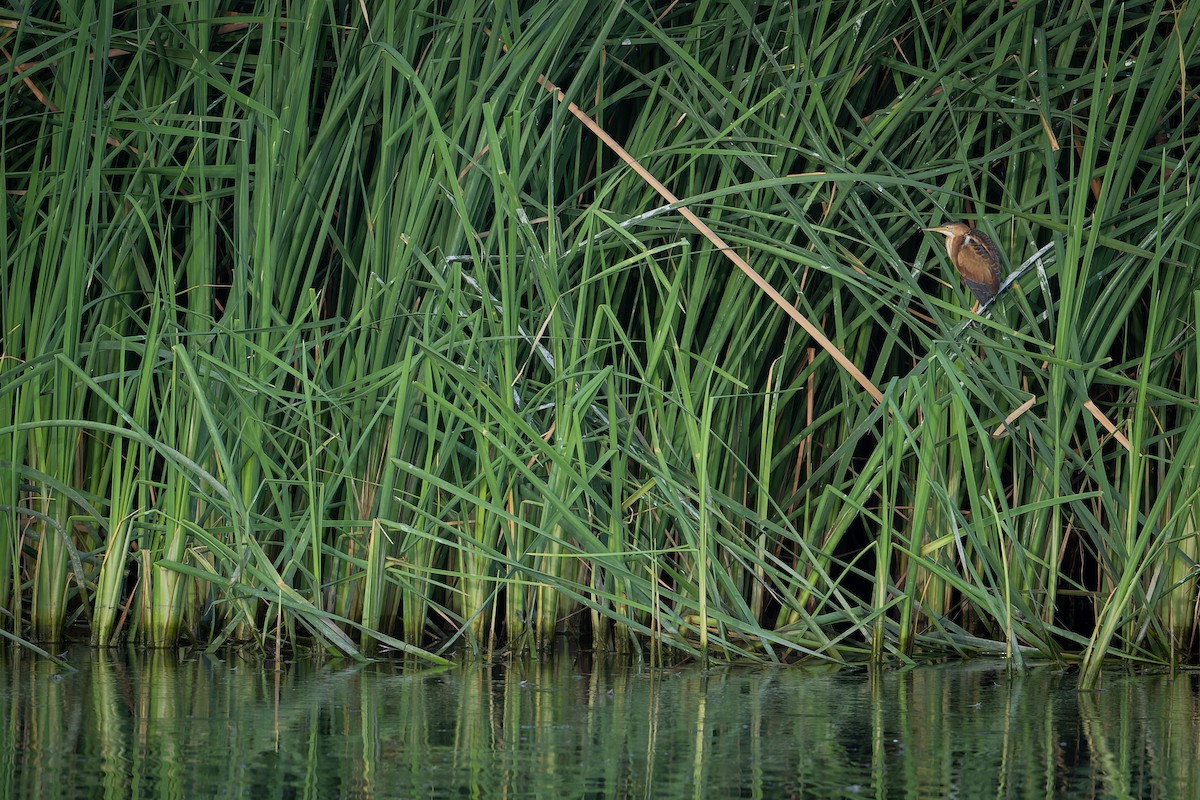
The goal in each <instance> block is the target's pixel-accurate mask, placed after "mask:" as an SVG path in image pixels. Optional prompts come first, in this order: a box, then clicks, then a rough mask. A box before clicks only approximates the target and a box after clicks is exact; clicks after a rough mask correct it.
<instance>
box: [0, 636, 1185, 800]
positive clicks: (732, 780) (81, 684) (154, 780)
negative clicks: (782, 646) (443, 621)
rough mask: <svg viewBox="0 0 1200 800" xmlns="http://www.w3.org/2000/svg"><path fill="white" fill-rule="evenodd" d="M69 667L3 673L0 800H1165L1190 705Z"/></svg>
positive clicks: (489, 677) (90, 658)
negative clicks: (302, 799)
mask: <svg viewBox="0 0 1200 800" xmlns="http://www.w3.org/2000/svg"><path fill="white" fill-rule="evenodd" d="M70 660H71V661H72V663H74V664H75V665H76V666H77V667H79V671H78V672H77V673H74V674H71V675H69V676H66V677H62V676H61V675H55V673H57V672H58V670H57V668H56V667H54V666H53V665H51V664H50V663H49V662H47V661H45V660H42V659H37V660H33V659H30V658H22V657H20V656H18V657H14V658H12V659H9V660H8V662H7V663H6V665H5V669H4V670H0V694H2V695H3V696H4V697H5V698H6V704H7V705H6V717H5V720H6V724H5V726H3V728H2V729H0V747H2V748H3V752H5V753H7V754H8V756H7V759H8V760H7V766H8V768H7V769H5V770H3V771H0V795H3V796H4V797H24V796H39V795H40V794H43V793H44V791H45V787H46V786H47V785H53V786H55V787H56V790H57V791H58V792H59V793H60V794H64V795H67V796H74V794H80V795H83V794H90V793H94V792H86V791H83V790H82V789H81V788H80V787H91V786H92V785H93V784H94V783H95V782H97V781H100V782H103V785H104V786H105V790H106V791H105V793H106V794H107V795H110V796H115V797H126V796H133V795H136V794H142V793H146V792H152V793H153V794H155V795H161V794H165V795H169V796H193V795H196V796H227V795H236V796H242V795H247V794H253V795H255V796H258V795H257V794H256V793H255V791H254V790H255V789H259V790H260V791H262V790H265V789H266V787H272V788H273V790H274V792H275V793H276V794H303V793H304V792H303V791H300V789H301V787H307V789H308V790H310V792H312V793H315V794H319V795H320V796H322V797H323V796H327V795H330V794H332V795H335V796H350V797H394V796H402V797H426V796H436V797H443V796H446V797H451V796H453V797H457V796H472V797H476V796H477V797H501V796H504V797H509V796H512V797H519V796H568V797H584V796H591V795H594V794H603V795H606V796H614V797H650V796H653V797H664V796H689V795H691V796H705V797H708V796H719V797H730V796H733V797H738V796H755V797H789V796H797V797H861V796H869V797H895V796H901V797H943V796H954V797H963V798H993V797H997V796H1001V797H1004V796H1007V797H1086V796H1097V795H1099V796H1105V797H1110V796H1111V797H1143V796H1145V797H1180V796H1188V791H1189V790H1190V788H1191V787H1192V786H1194V785H1195V783H1196V781H1197V779H1198V778H1200V775H1198V774H1197V773H1198V771H1200V761H1197V759H1196V758H1195V757H1194V755H1195V753H1196V752H1197V748H1200V727H1198V726H1197V724H1196V714H1195V711H1196V693H1195V686H1194V682H1193V681H1189V680H1186V679H1175V680H1171V679H1170V678H1169V677H1168V676H1166V675H1152V676H1146V675H1142V676H1129V675H1111V676H1106V685H1105V691H1103V692H1096V693H1092V692H1080V691H1078V686H1077V684H1076V682H1075V676H1064V675H1063V674H1062V673H1061V671H1060V670H1057V669H1044V668H1043V669H1032V670H1029V671H1027V672H1026V673H1024V674H1016V673H1014V672H1012V671H1011V670H1009V669H1008V667H1007V664H1005V663H1003V662H998V661H991V662H979V661H977V662H975V663H973V664H971V665H967V666H962V665H955V666H950V667H922V668H917V669H911V670H894V669H876V670H872V671H871V672H870V673H869V674H861V673H857V674H856V673H847V672H846V671H834V670H830V669H827V668H824V667H819V666H818V667H813V668H806V669H785V670H779V669H766V670H764V669H729V668H725V669H720V668H712V667H710V668H707V669H704V668H700V667H699V666H691V667H684V668H679V669H670V670H653V669H640V670H632V669H629V668H628V667H627V664H626V662H625V661H624V660H620V661H619V663H617V660H606V659H603V658H597V659H595V660H594V661H593V660H591V659H589V658H584V659H582V660H576V659H567V658H558V659H545V660H541V661H533V660H525V661H521V660H517V661H514V662H510V665H509V666H499V665H497V666H495V667H489V668H486V669H480V668H478V667H477V666H475V665H466V666H465V667H463V668H456V667H430V668H422V667H421V666H420V665H418V664H416V663H413V662H410V663H408V664H406V665H401V664H395V663H383V664H379V665H370V666H366V667H357V666H352V667H349V668H347V667H332V666H330V665H328V664H326V665H324V666H321V665H319V664H316V663H315V662H304V661H302V662H300V663H298V664H284V665H281V668H280V669H277V670H267V671H263V670H261V669H259V668H257V666H258V665H256V664H254V663H251V662H245V661H238V660H236V659H235V660H234V661H232V662H222V661H219V660H217V659H213V658H208V657H201V658H194V657H188V658H179V657H178V654H177V653H175V652H174V651H163V650H159V651H155V652H151V653H145V652H142V651H140V650H132V651H131V650H126V651H121V652H117V651H109V652H98V651H93V652H89V653H84V652H80V651H75V652H72V653H70ZM48 782H49V783H48ZM1098 787H1103V788H1102V790H1101V791H1097V788H1098ZM72 788H75V789H77V791H76V792H75V793H74V794H72V791H71V790H72ZM39 790H40V791H39Z"/></svg>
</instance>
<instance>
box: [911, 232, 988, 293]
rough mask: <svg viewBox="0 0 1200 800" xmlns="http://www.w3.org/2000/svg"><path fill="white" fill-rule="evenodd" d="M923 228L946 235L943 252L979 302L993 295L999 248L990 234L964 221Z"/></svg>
mask: <svg viewBox="0 0 1200 800" xmlns="http://www.w3.org/2000/svg"><path fill="white" fill-rule="evenodd" d="M925 230H927V231H936V232H937V233H940V234H942V235H943V236H945V237H946V252H947V253H948V254H949V255H950V260H951V261H952V262H954V268H955V269H957V270H958V274H959V275H962V278H963V281H964V282H965V283H966V284H967V288H968V289H970V290H971V293H972V294H973V295H975V298H976V299H977V300H979V304H980V305H983V304H985V303H987V302H988V301H989V300H991V299H992V298H993V297H995V296H996V292H998V291H1000V251H999V250H997V249H996V243H995V242H993V241H992V238H991V237H990V236H988V235H987V234H986V233H984V232H983V231H981V230H979V229H978V228H972V227H971V226H970V225H968V224H966V223H965V222H952V223H950V224H949V225H940V226H938V227H936V228H925Z"/></svg>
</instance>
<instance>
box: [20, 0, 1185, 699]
mask: <svg viewBox="0 0 1200 800" xmlns="http://www.w3.org/2000/svg"><path fill="white" fill-rule="evenodd" d="M968 5H969V6H970V7H969V8H964V9H963V13H961V14H960V15H958V16H957V17H956V18H951V17H950V16H949V15H946V14H944V13H942V12H941V11H940V10H938V9H933V8H931V9H929V10H927V11H921V12H914V11H913V10H912V8H909V7H901V6H891V5H887V6H883V7H881V8H879V9H876V10H875V11H873V13H871V14H870V15H867V16H865V17H862V18H861V19H860V20H859V22H858V23H856V24H853V25H851V24H846V25H842V24H841V23H840V22H838V20H840V19H842V16H841V15H840V14H838V13H833V12H829V13H828V14H827V11H826V10H824V9H826V7H827V6H828V4H826V5H825V6H822V5H821V4H810V5H809V6H804V7H803V8H797V9H793V10H792V11H790V12H788V14H790V16H789V15H788V14H785V13H784V12H783V11H782V10H779V11H765V12H764V14H767V17H764V18H763V19H761V20H754V21H753V24H749V23H748V22H747V21H746V20H743V19H742V18H741V17H739V16H738V9H739V8H740V6H738V7H735V6H724V5H721V4H717V5H715V6H714V5H711V4H710V5H708V6H705V7H704V8H705V9H706V11H705V13H706V14H707V15H708V16H706V17H705V18H704V19H696V18H693V17H692V16H691V15H692V14H693V13H694V10H693V9H691V7H686V8H685V7H683V6H671V7H670V10H669V11H668V12H667V16H665V17H664V18H663V19H658V20H648V19H643V18H642V17H640V16H639V15H638V12H637V11H636V10H634V9H632V8H630V7H627V6H612V7H611V8H610V9H608V11H606V13H605V14H603V15H597V14H595V13H592V10H594V9H591V6H588V7H587V8H588V9H590V10H589V11H588V13H582V10H583V9H584V8H585V7H584V5H583V4H582V3H581V4H580V8H579V9H576V10H578V11H581V13H578V14H572V13H570V9H569V8H567V7H564V6H562V4H556V5H555V7H554V9H553V11H551V10H550V9H549V8H548V7H547V8H542V7H541V6H537V7H534V8H533V9H531V10H530V11H529V12H528V13H529V18H528V19H522V20H519V21H517V20H512V19H508V18H507V17H505V16H504V14H505V13H506V12H505V11H504V10H503V9H496V10H494V12H492V11H489V12H488V13H494V14H495V18H487V19H470V20H459V19H450V18H442V17H441V16H440V14H441V13H442V12H441V10H440V9H441V6H439V5H437V4H429V5H428V6H425V5H421V6H420V7H419V8H414V9H409V10H406V11H401V10H399V9H398V8H397V7H395V5H394V4H379V7H378V8H377V9H374V10H373V11H372V13H371V14H370V22H369V24H368V22H367V20H366V19H365V18H363V17H362V16H361V11H360V7H359V6H357V5H355V4H349V5H347V6H346V8H345V9H344V13H345V14H348V15H349V16H347V17H346V18H339V19H332V18H330V17H328V16H327V14H329V13H332V12H330V8H329V7H328V6H326V5H321V4H316V5H313V6H312V7H311V8H308V7H306V8H305V9H304V13H305V14H308V15H309V16H308V17H307V18H305V19H302V20H299V19H287V20H284V19H282V18H278V17H272V16H270V15H267V16H264V17H255V18H254V22H253V24H245V25H242V24H240V23H239V24H234V25H227V26H214V25H213V24H212V20H213V19H214V18H219V17H221V16H222V15H223V14H224V12H223V7H220V6H218V7H216V8H212V9H206V10H205V11H204V13H202V14H199V16H191V15H193V14H198V13H199V12H195V11H194V9H193V8H192V6H190V5H186V4H184V5H179V6H171V7H169V8H168V9H167V10H166V11H165V12H164V13H165V14H167V17H164V18H163V20H160V22H161V23H162V24H158V23H157V22H153V21H152V20H147V19H143V18H142V17H140V16H138V15H139V14H140V13H142V12H140V11H136V12H135V11H130V12H128V13H127V14H125V13H119V14H117V15H116V16H114V17H113V18H112V20H111V25H109V24H107V22H106V24H104V25H100V26H98V27H97V26H95V25H91V24H90V23H87V24H84V22H81V23H80V24H79V25H72V26H68V27H63V25H64V23H62V22H61V21H60V20H56V19H38V18H35V17H23V18H21V19H20V20H16V19H13V20H11V24H5V25H4V26H3V27H2V28H0V32H2V33H3V34H5V38H4V45H5V46H4V49H3V58H4V59H6V63H7V64H8V65H9V67H10V69H9V72H10V74H11V75H12V76H13V77H14V80H13V81H10V82H9V84H7V85H6V86H5V87H4V88H3V90H2V94H0V96H2V97H3V99H4V102H5V109H6V111H5V115H4V121H3V134H4V142H5V148H6V149H5V159H4V171H5V180H6V191H7V194H6V198H7V199H6V203H7V206H6V209H7V218H6V219H7V223H6V225H7V227H6V229H5V234H6V236H5V239H4V251H3V252H4V256H3V258H4V262H5V267H4V269H3V270H2V271H0V282H2V283H0V304H3V306H4V308H3V315H4V316H3V319H4V329H3V332H2V334H0V335H2V336H3V337H4V338H3V348H2V350H0V453H3V455H0V507H2V508H3V513H2V514H0V545H2V546H0V576H4V578H3V579H0V607H3V608H4V609H5V610H6V612H7V613H8V614H9V616H8V619H9V620H10V621H9V622H7V623H4V624H5V625H6V627H7V628H9V629H10V630H12V631H14V632H16V633H18V634H19V635H20V636H22V637H25V638H29V639H45V640H54V639H58V638H61V637H62V636H63V632H64V630H65V629H66V628H67V627H69V626H80V627H83V628H86V630H87V633H88V634H89V635H90V636H91V638H92V639H93V641H95V642H96V643H98V644H110V643H114V642H117V641H121V640H122V639H124V638H133V639H134V640H136V641H141V642H145V643H149V644H155V645H170V644H174V643H176V642H178V641H180V639H181V638H183V639H187V638H192V639H197V640H200V641H203V642H206V643H210V642H228V641H249V642H253V643H255V644H256V645H257V646H258V647H259V648H260V649H262V650H263V651H265V652H271V653H279V652H281V647H283V646H288V647H294V646H296V645H300V644H309V643H311V644H313V645H315V646H316V647H319V648H321V649H324V650H328V651H332V652H340V653H344V654H348V655H350V656H353V657H360V656H361V655H363V654H364V653H371V652H378V651H380V650H381V649H382V650H388V649H401V650H406V651H409V652H413V653H417V654H421V655H423V656H424V657H426V658H430V659H434V660H437V659H439V658H440V657H441V656H439V655H438V653H445V652H449V651H450V650H454V651H458V650H467V651H471V652H479V653H482V652H488V651H493V652H495V651H500V650H503V649H509V650H523V649H525V648H540V649H546V648H549V647H550V646H551V645H552V643H553V642H554V640H555V637H556V636H557V635H558V634H561V633H567V634H572V635H581V634H588V633H590V635H591V637H592V639H593V641H594V643H595V644H596V645H597V646H600V647H609V648H614V649H623V650H638V649H641V648H643V647H646V645H647V644H648V643H649V642H653V643H654V645H655V647H656V648H662V649H661V650H656V651H655V652H656V657H657V656H659V655H662V654H665V655H662V657H665V658H666V659H674V658H677V657H680V656H700V655H703V654H713V655H716V656H719V657H721V658H753V659H764V660H785V659H795V658H801V657H817V658H829V659H833V660H839V661H840V660H844V659H849V658H858V657H864V656H873V657H875V658H877V659H881V660H882V659H899V660H906V659H909V658H912V657H914V656H919V655H922V654H929V653H934V654H943V653H948V652H961V653H977V652H979V651H981V650H983V651H991V652H997V653H1003V654H1006V655H1009V656H1011V657H1013V658H1014V659H1015V660H1017V661H1018V662H1023V661H1025V660H1027V659H1028V658H1030V657H1031V656H1036V657H1039V658H1056V659H1057V658H1075V657H1082V658H1083V660H1084V682H1085V684H1087V685H1091V684H1093V683H1094V681H1095V680H1096V677H1097V675H1098V670H1099V668H1100V666H1101V665H1102V664H1103V663H1104V662H1105V660H1106V659H1107V658H1109V657H1111V656H1118V657H1122V658H1125V659H1129V660H1134V661H1150V662H1156V663H1179V662H1183V661H1188V660H1191V659H1193V657H1194V655H1195V650H1196V647H1195V637H1196V634H1197V630H1196V624H1195V616H1194V606H1195V600H1196V587H1195V578H1196V562H1197V558H1198V557H1200V545H1197V539H1196V535H1195V530H1194V528H1195V526H1194V522H1193V521H1194V520H1195V518H1196V516H1197V515H1196V512H1195V503H1196V498H1197V496H1198V491H1200V478H1198V477H1197V474H1196V469H1195V467H1194V464H1195V463H1196V461H1197V444H1198V443H1200V423H1197V422H1196V419H1195V417H1196V415H1195V411H1196V404H1195V395H1196V380H1195V373H1196V371H1197V365H1198V363H1200V362H1198V360H1197V356H1196V353H1197V348H1196V341H1195V337H1194V335H1193V330H1194V326H1195V317H1196V311H1197V309H1196V303H1195V298H1194V296H1193V294H1194V289H1195V278H1194V273H1193V270H1192V269H1191V265H1192V264H1193V262H1194V261H1195V253H1194V252H1193V250H1194V248H1193V246H1192V245H1191V244H1190V243H1191V242H1195V241H1197V240H1198V239H1197V233H1198V231H1197V224H1196V218H1195V214H1194V213H1193V211H1192V208H1193V207H1194V204H1191V203H1190V200H1189V198H1190V195H1189V191H1190V186H1191V182H1192V176H1191V174H1190V173H1189V171H1188V169H1187V165H1188V164H1189V163H1191V160H1190V159H1189V158H1188V155H1189V150H1188V147H1189V146H1190V143H1191V142H1192V141H1193V140H1196V136H1195V134H1196V130H1195V127H1196V126H1195V123H1194V120H1193V116H1192V115H1191V114H1187V113H1184V112H1185V110H1186V108H1188V106H1187V105H1186V104H1184V105H1181V103H1183V101H1182V100H1180V94H1179V91H1178V90H1177V87H1178V85H1179V81H1180V80H1181V78H1180V72H1179V70H1180V68H1181V66H1182V67H1183V68H1184V69H1193V70H1194V67H1195V66H1196V65H1195V64H1193V63H1192V61H1193V60H1194V59H1195V58H1196V56H1195V55H1194V53H1195V52H1196V48H1195V47H1193V46H1192V45H1193V42H1192V40H1191V38H1189V37H1194V36H1195V35H1197V34H1196V33H1195V31H1196V30H1197V28H1196V26H1194V25H1192V24H1191V15H1195V14H1196V13H1200V12H1198V11H1197V10H1195V9H1193V8H1192V7H1191V6H1186V5H1185V7H1184V8H1183V9H1182V10H1181V11H1180V12H1179V15H1180V18H1179V19H1178V20H1174V19H1173V18H1172V19H1167V18H1165V17H1164V18H1162V19H1159V17H1158V16H1156V15H1128V16H1112V15H1105V16H1103V18H1102V19H1100V18H1097V22H1096V23H1095V25H1098V26H1100V27H1095V26H1093V25H1092V24H1091V23H1089V24H1086V25H1082V26H1081V25H1080V24H1079V23H1077V22H1076V21H1075V20H1076V19H1077V18H1078V19H1089V20H1091V19H1093V16H1092V15H1090V14H1085V15H1082V16H1079V15H1073V14H1071V13H1068V9H1061V12H1062V13H1059V14H1056V15H1055V16H1054V17H1053V18H1045V19H1042V18H1039V17H1038V14H1039V13H1041V12H1040V11H1038V10H1036V9H1028V10H1027V9H1025V8H1024V7H1019V6H1012V5H1011V4H1009V5H1005V6H1003V7H1002V8H997V7H995V4H985V3H982V2H979V3H977V4H975V5H971V4H968ZM835 6H837V7H838V8H841V6H838V4H835ZM339 8H341V7H340V6H339ZM489 8H491V7H489ZM505 8H507V7H506V6H505ZM845 8H846V9H849V8H850V6H845ZM1080 9H1081V10H1085V7H1084V6H1082V5H1081V6H1080ZM339 13H341V12H339ZM914 13H919V14H920V16H919V17H916V16H913V15H914ZM774 14H779V16H773V15H774ZM847 18H849V17H847ZM957 19H965V20H971V23H970V24H969V25H968V26H967V27H966V28H961V27H959V23H958V22H957V21H956V20H957ZM1148 20H1153V24H1151V22H1149V21H1148ZM85 22H86V21H85ZM152 23H153V24H152ZM301 23H302V24H301ZM1176 23H1177V24H1176ZM1127 47H1128V48H1132V49H1131V50H1129V52H1128V53H1127V52H1125V48H1127ZM101 53H107V54H108V55H107V56H105V57H97V54H101ZM1115 53H1119V56H1117V55H1113V54H1115ZM1180 54H1183V55H1182V59H1181V57H1180ZM1116 63H1121V64H1124V65H1125V66H1124V67H1122V68H1120V69H1116V68H1112V67H1111V65H1112V64H1116ZM540 76H544V77H545V78H546V79H548V80H549V81H551V82H552V83H553V84H555V85H557V86H560V87H562V88H563V90H564V94H563V95H562V96H561V97H560V96H559V95H557V94H553V93H550V92H546V91H545V90H544V89H543V88H541V86H539V77H540ZM1130 98H1136V103H1134V102H1133V101H1132V100H1130ZM566 103H571V104H573V106H570V108H572V109H574V110H575V111H578V112H579V113H583V114H586V115H589V116H590V117H591V118H592V119H593V120H595V122H596V124H597V126H598V127H599V128H600V129H602V130H603V131H605V132H606V134H607V135H609V136H610V137H611V138H612V140H613V141H616V142H619V143H620V144H621V146H622V147H623V148H624V150H625V151H626V152H627V153H628V154H629V157H630V159H631V160H633V161H635V162H636V164H637V167H638V169H639V170H641V171H640V172H637V173H632V172H630V171H629V165H628V164H627V163H626V162H619V161H618V160H617V159H616V157H615V156H614V155H613V154H612V152H610V150H609V149H606V147H607V145H605V144H602V143H601V140H600V139H598V138H596V136H595V135H594V133H593V130H591V129H589V128H587V127H585V126H584V125H582V124H581V123H580V121H579V119H578V117H577V116H572V115H571V113H570V112H569V111H568V106H567V105H566ZM1135 107H1136V113H1134V108H1135ZM1148 147H1149V148H1150V149H1147V148H1148ZM646 175H652V176H656V177H657V178H658V179H660V180H662V181H663V182H664V183H665V184H666V185H667V186H668V187H669V189H670V190H671V191H672V192H673V193H674V196H676V197H679V198H683V199H682V200H681V203H680V204H676V205H686V206H687V208H688V209H689V210H690V212H692V213H694V214H695V215H696V216H697V217H698V218H699V219H701V220H703V221H704V222H705V224H706V225H707V226H708V228H710V229H711V232H712V234H713V237H714V239H713V240H716V241H721V242H724V243H725V244H726V245H727V247H726V248H724V249H726V250H736V254H737V255H738V257H739V258H741V259H744V261H743V262H742V263H741V265H740V266H742V268H743V270H748V271H750V272H753V273H755V275H756V276H761V278H762V279H764V280H765V281H766V282H767V283H768V284H769V285H770V286H772V287H775V288H776V289H778V290H779V291H780V293H781V294H780V296H777V297H774V298H769V297H768V296H766V295H765V294H764V292H763V289H762V288H760V286H759V285H757V284H755V283H754V282H753V280H752V279H751V277H748V275H747V273H746V272H744V271H739V270H738V269H734V268H733V267H732V266H731V265H730V263H729V262H728V260H727V259H726V254H725V253H723V252H720V250H721V249H722V248H719V247H716V246H714V245H713V244H712V241H713V240H709V239H702V238H700V237H699V235H697V234H696V232H695V229H694V227H693V226H692V224H691V223H690V222H688V221H686V220H685V219H684V218H682V217H681V216H680V215H679V214H678V213H677V211H678V208H677V207H675V206H664V205H663V203H662V198H661V197H660V196H659V195H658V194H657V193H656V192H655V191H654V190H652V189H651V188H649V186H648V184H647V182H646V181H645V180H644V177H645V176H646ZM949 218H962V219H967V220H969V221H970V222H971V223H972V224H974V225H976V226H977V227H979V228H980V229H982V230H984V231H986V232H987V233H988V234H989V235H990V236H991V237H992V238H993V239H994V240H995V241H996V243H997V244H998V245H999V247H1000V249H1001V250H1002V251H1004V252H1005V253H1006V254H1007V257H1008V261H1009V263H1010V264H1011V265H1012V270H1011V272H1012V273H1013V274H1015V275H1017V276H1018V277H1017V278H1015V279H1011V286H1010V287H1008V288H1006V289H1005V290H1003V291H1002V292H1001V293H1000V294H999V295H998V297H997V298H996V300H995V301H994V302H992V303H991V304H990V305H989V306H988V307H987V308H985V309H984V310H983V311H982V312H980V313H979V314H972V313H971V312H969V311H967V307H968V306H969V303H968V299H969V298H968V297H967V296H966V295H965V294H964V293H963V291H962V289H961V287H960V285H959V284H958V282H957V279H956V278H955V277H954V275H953V274H951V273H949V272H948V269H949V266H948V265H947V264H946V263H945V260H944V258H943V257H942V255H941V254H940V252H939V248H940V243H938V242H935V241H932V240H928V239H927V238H923V237H922V236H921V235H920V234H919V231H918V228H919V227H921V226H927V225H931V224H936V223H937V222H939V221H942V220H944V219H949ZM780 306H785V307H788V308H789V311H788V312H787V313H786V314H785V313H784V311H783V310H781V308H780ZM788 314H793V315H794V316H793V317H789V316H788ZM799 318H803V319H804V320H805V324H806V325H808V326H809V328H808V329H802V328H800V327H798V326H796V325H795V324H794V323H793V321H792V320H793V319H799ZM812 326H817V327H819V328H820V329H821V330H823V331H824V334H825V335H827V336H828V337H829V340H830V342H829V343H827V344H824V345H822V344H820V342H819V340H818V339H817V338H816V337H810V335H809V333H806V332H805V330H810V331H811V329H812ZM835 351H836V352H837V353H838V354H841V355H839V356H838V357H841V356H842V355H844V357H845V358H846V359H847V360H848V362H852V365H855V366H856V367H857V368H860V369H861V370H862V371H863V373H862V374H855V372H854V370H852V369H851V368H850V364H847V363H841V362H838V361H837V360H836V359H835V357H834V355H833V353H834V352H835ZM131 560H136V562H137V567H138V568H137V569H136V570H135V571H131V570H130V567H129V565H130V562H131ZM131 574H133V575H134V576H135V577H134V578H132V579H131V578H130V577H129V576H130V575H131ZM18 620H19V621H18Z"/></svg>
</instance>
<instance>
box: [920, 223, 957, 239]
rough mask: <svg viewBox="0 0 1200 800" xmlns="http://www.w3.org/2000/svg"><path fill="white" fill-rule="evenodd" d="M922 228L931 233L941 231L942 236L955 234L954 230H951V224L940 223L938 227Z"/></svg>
mask: <svg viewBox="0 0 1200 800" xmlns="http://www.w3.org/2000/svg"><path fill="white" fill-rule="evenodd" d="M921 230H923V231H929V232H931V233H940V234H941V235H942V236H953V235H954V232H953V231H951V230H950V226H949V225H939V226H937V227H936V228H921Z"/></svg>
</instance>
